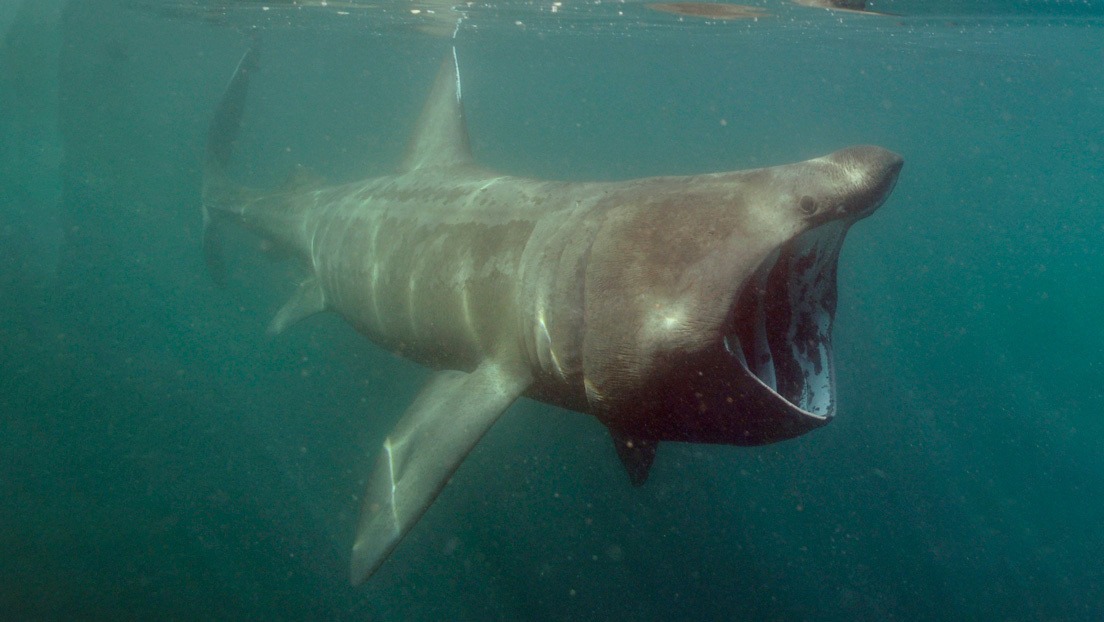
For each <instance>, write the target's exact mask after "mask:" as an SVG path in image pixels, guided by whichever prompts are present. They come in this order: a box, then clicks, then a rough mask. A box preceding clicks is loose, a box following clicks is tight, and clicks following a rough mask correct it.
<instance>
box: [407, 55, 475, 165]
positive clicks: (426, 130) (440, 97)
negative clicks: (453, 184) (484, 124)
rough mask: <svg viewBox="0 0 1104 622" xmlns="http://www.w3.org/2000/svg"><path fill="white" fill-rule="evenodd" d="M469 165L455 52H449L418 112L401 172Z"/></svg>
mask: <svg viewBox="0 0 1104 622" xmlns="http://www.w3.org/2000/svg"><path fill="white" fill-rule="evenodd" d="M471 163H472V156H471V148H470V147H469V146H468V126H467V123H466V122H465V121H464V104H463V101H462V100H461V98H460V69H459V66H458V65H457V63H456V48H452V50H451V51H450V52H449V53H448V54H446V55H445V59H444V60H443V61H441V69H440V70H439V71H438V72H437V78H436V79H435V80H434V82H433V90H431V91H430V93H429V99H427V100H426V103H425V107H424V108H422V116H420V117H418V124H417V125H416V126H415V127H414V137H413V138H412V139H411V141H410V145H409V146H408V147H407V151H406V157H405V159H404V160H403V165H402V171H403V172H408V171H413V170H415V169H419V168H427V167H442V168H451V167H459V166H466V165H468V164H471Z"/></svg>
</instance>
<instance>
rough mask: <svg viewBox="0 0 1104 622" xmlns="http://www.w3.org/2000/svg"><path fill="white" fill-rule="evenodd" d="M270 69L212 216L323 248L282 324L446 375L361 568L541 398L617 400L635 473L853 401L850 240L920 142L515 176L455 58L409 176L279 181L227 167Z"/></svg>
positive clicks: (228, 123)
mask: <svg viewBox="0 0 1104 622" xmlns="http://www.w3.org/2000/svg"><path fill="white" fill-rule="evenodd" d="M253 69H254V60H253V56H252V54H251V53H250V54H247V55H246V57H245V58H243V60H242V63H241V64H240V66H239V69H238V72H237V73H236V74H235V77H234V79H233V80H232V81H231V83H230V86H229V87H228V89H227V92H226V94H225V95H224V97H223V100H222V103H221V104H220V106H219V109H218V112H217V114H216V116H215V119H214V122H213V124H212V127H211V132H210V143H209V145H210V146H209V149H208V171H207V172H208V176H207V181H206V182H205V186H204V214H205V219H206V222H207V223H208V224H213V223H215V222H216V221H219V220H235V221H237V222H239V223H241V224H244V225H245V226H247V227H249V228H251V229H253V230H255V231H257V232H259V233H260V234H262V235H264V236H266V237H268V238H270V239H272V240H274V241H275V242H276V243H278V244H280V245H282V246H284V247H287V248H289V249H292V250H293V251H294V252H295V253H297V254H298V255H299V256H300V257H301V258H302V259H303V261H304V263H305V264H306V265H307V267H308V269H309V272H310V276H309V278H308V279H307V280H306V281H305V282H304V283H303V284H302V285H301V287H300V289H299V291H298V293H297V294H296V295H295V296H294V297H293V299H292V300H291V301H290V302H289V303H288V304H287V305H285V307H284V308H283V309H281V310H280V312H279V313H278V314H277V315H276V318H275V319H274V320H273V323H272V326H271V328H272V329H273V330H274V331H276V332H279V331H280V330H283V329H284V328H285V327H286V326H288V325H289V324H291V323H293V322H294V321H296V320H298V319H301V318H303V317H306V316H309V315H311V314H313V313H317V312H320V311H324V310H328V311H335V312H337V313H339V314H341V315H342V316H343V317H344V318H345V319H346V320H348V321H349V322H350V323H351V324H352V325H353V326H355V327H356V328H357V329H358V330H359V331H360V332H362V333H364V334H365V335H366V336H368V337H369V338H370V339H371V340H373V341H374V342H376V343H378V344H379V345H381V346H383V347H385V348H388V349H390V350H392V351H395V352H398V353H400V354H402V355H404V356H406V357H409V358H411V359H413V360H415V361H418V362H420V363H422V364H424V365H427V366H429V367H431V368H433V369H437V370H440V371H438V372H437V374H436V375H435V376H434V377H433V379H432V380H431V381H430V383H429V384H428V385H427V386H426V387H425V388H424V389H423V390H422V392H421V394H420V395H419V396H418V398H417V399H416V400H415V402H414V403H413V404H412V405H411V406H410V408H409V409H408V410H407V412H406V413H405V414H404V415H403V417H402V419H401V420H400V422H399V424H398V425H397V427H396V429H395V430H394V431H393V432H392V434H391V435H389V436H388V438H387V440H386V441H385V442H384V447H383V450H382V451H381V452H380V454H379V458H378V459H377V464H376V467H375V471H374V472H373V473H372V476H371V478H370V481H369V485H368V490H367V492H366V495H365V498H364V507H363V510H362V514H361V519H360V524H359V527H358V533H357V538H356V543H355V545H354V548H353V559H352V568H351V578H352V581H353V583H359V582H360V581H362V580H364V579H366V578H367V577H368V576H370V575H371V574H372V573H373V572H374V571H375V570H376V569H377V568H378V567H379V565H380V564H381V563H382V562H383V561H384V560H385V559H386V557H387V555H388V554H389V553H390V551H391V550H392V549H393V548H394V547H395V546H396V545H397V544H398V542H399V541H400V540H401V538H402V537H403V536H404V535H405V534H406V533H407V532H408V531H409V530H410V528H411V527H413V525H414V523H415V522H416V521H417V520H418V518H419V517H420V516H421V515H422V513H423V512H424V511H425V510H426V509H427V508H428V507H429V505H430V504H431V503H432V501H433V499H434V498H435V497H436V495H437V493H438V492H439V490H440V489H441V487H442V486H443V485H444V484H445V482H446V481H447V479H448V477H449V476H450V475H451V474H452V472H453V471H455V469H456V468H457V466H459V464H460V462H461V461H462V460H463V458H464V456H465V455H466V454H467V453H468V452H469V451H470V449H471V448H472V447H473V446H474V445H475V443H476V442H478V440H479V438H480V437H481V436H482V435H483V433H484V432H485V431H486V430H487V429H489V428H490V426H491V425H492V424H493V423H494V421H495V420H496V419H497V417H498V416H499V414H501V413H502V412H503V411H504V410H505V409H506V408H507V407H508V406H509V405H510V404H511V403H512V402H513V401H514V400H515V399H517V398H518V397H519V396H522V395H525V396H528V397H531V398H534V399H538V400H541V401H544V402H547V403H551V404H555V405H558V406H562V407H565V408H568V409H572V410H577V411H581V412H588V413H591V414H593V415H594V416H596V417H597V418H598V419H599V420H600V421H602V423H604V424H605V425H606V426H607V427H609V429H610V431H611V432H612V433H613V438H614V442H615V446H616V448H617V451H618V454H619V455H620V456H621V459H622V461H623V462H624V464H625V466H626V468H627V469H628V472H629V476H630V479H631V480H632V481H633V483H635V484H640V483H643V481H644V479H645V478H646V477H647V473H648V469H649V467H650V465H651V462H652V459H653V457H654V454H655V448H656V444H657V443H658V442H659V441H662V440H677V441H692V442H706V443H727V444H739V445H751V444H761V443H769V442H773V441H778V440H783V439H787V438H791V437H793V436H797V435H799V434H802V433H804V432H806V431H809V430H811V429H813V428H816V427H819V426H820V425H823V424H824V423H826V422H827V421H828V420H829V418H830V417H831V416H832V415H833V414H834V386H833V385H834V379H833V371H832V361H831V349H830V336H831V323H832V317H833V314H834V308H835V266H836V257H837V254H838V251H839V248H840V245H841V244H842V242H843V237H844V234H845V233H846V231H847V228H848V226H849V225H850V224H852V223H853V222H854V221H856V220H858V219H859V218H862V217H864V216H866V215H868V214H869V213H871V212H872V211H873V210H874V209H876V208H877V207H878V206H879V205H880V204H881V203H882V202H883V201H884V200H885V198H886V196H888V194H889V192H890V190H891V189H892V187H893V184H894V182H895V180H896V177H897V173H898V171H899V170H900V167H901V162H902V161H901V159H900V157H898V156H897V155H896V154H893V153H891V152H889V151H886V150H884V149H881V148H879V147H853V148H850V149H845V150H843V151H839V152H836V153H834V154H831V155H829V156H825V157H823V158H817V159H815V160H809V161H807V162H801V163H797V164H790V165H786V166H779V167H773V168H766V169H756V170H749V171H738V172H731V173H717V174H708V175H697V176H690V177H657V178H649V179H639V180H632V181H624V182H610V183H568V182H551V181H540V180H532V179H521V178H516V177H509V176H503V175H497V174H494V173H491V172H489V171H487V170H485V169H483V168H480V167H479V166H478V165H476V164H475V163H474V162H473V160H472V158H471V155H470V152H469V150H468V143H467V133H466V128H465V125H464V117H463V109H462V105H461V101H460V83H459V74H458V72H457V67H456V62H455V53H453V54H452V55H449V56H448V57H446V60H445V61H444V64H443V66H442V69H441V72H440V73H439V75H438V78H437V80H436V82H435V85H434V87H433V91H432V93H431V94H430V97H429V100H428V102H427V104H426V107H425V109H424V111H423V113H422V117H421V119H420V121H419V125H418V130H417V133H416V135H415V138H414V140H413V142H412V145H411V148H410V151H409V152H408V154H407V156H406V160H405V162H404V164H403V166H402V168H401V169H400V171H399V172H398V173H397V174H395V175H391V176H386V177H380V178H375V179H370V180H367V181H363V182H357V183H353V184H348V185H343V186H337V187H317V186H307V187H304V186H302V185H300V186H298V187H292V188H287V189H284V190H281V191H279V192H270V193H265V192H255V191H249V190H244V189H241V188H239V187H237V186H234V185H233V184H232V183H230V182H229V181H228V180H227V178H226V177H225V175H224V173H223V170H224V169H225V165H226V163H227V161H228V159H229V156H230V145H231V142H232V140H233V138H234V136H235V135H236V132H237V129H238V126H239V124H240V118H241V111H242V107H243V102H244V99H245V95H246V91H247V84H248V78H249V75H250V73H251V72H252V71H253ZM208 250H209V255H208V257H209V259H210V260H212V261H214V260H215V259H216V258H217V255H216V254H215V253H214V246H213V244H211V245H210V246H209V248H208Z"/></svg>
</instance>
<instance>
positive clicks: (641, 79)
mask: <svg viewBox="0 0 1104 622" xmlns="http://www.w3.org/2000/svg"><path fill="white" fill-rule="evenodd" d="M275 4H276V5H280V3H275ZM284 4H288V3H284ZM871 4H872V5H873V4H875V3H871ZM876 4H877V6H872V8H875V9H878V10H884V11H885V12H889V13H898V14H900V15H899V16H877V15H858V14H849V13H840V12H828V11H824V10H820V9H812V8H808V7H800V6H795V5H789V4H785V3H783V2H781V0H776V1H768V0H761V2H759V3H758V4H756V6H758V7H759V8H760V9H761V10H762V11H764V12H766V13H769V14H770V15H769V16H764V17H761V18H759V19H756V20H742V19H741V20H731V21H727V20H718V19H703V18H695V17H692V16H679V15H673V14H669V13H663V12H657V11H652V10H649V9H648V8H647V7H645V6H644V5H642V4H634V3H612V2H607V3H605V4H602V3H594V4H578V5H575V4H572V3H571V2H570V1H569V0H564V2H563V3H562V4H560V5H559V6H558V8H557V10H555V11H553V10H552V3H551V2H547V3H516V4H512V5H511V4H498V5H492V4H476V5H470V6H468V7H467V9H468V12H467V17H466V19H465V21H464V22H463V23H462V24H461V27H460V28H459V29H458V30H457V32H456V37H455V43H456V45H457V49H458V54H459V59H460V66H461V74H462V77H463V81H464V82H463V88H464V97H465V102H466V107H467V115H468V121H469V129H470V134H471V139H472V145H473V150H474V152H475V157H476V159H477V160H478V161H480V162H481V163H482V164H484V165H486V166H488V167H490V168H493V169H497V170H501V171H503V172H508V173H511V174H518V175H528V176H537V177H542V178H555V179H568V180H592V179H627V178H632V177H638V176H647V175H660V174H690V173H698V172H707V171H718V170H730V169H739V168H750V167H758V166H766V165H772V164H781V163H786V162H792V161H797V160H801V159H806V158H810V157H814V156H818V155H822V154H824V153H827V152H830V151H833V150H836V149H839V148H842V147H845V146H848V145H853V144H860V143H873V144H878V145H881V146H883V147H886V148H889V149H892V150H894V151H896V152H898V153H900V154H902V155H903V156H904V158H905V162H906V163H905V168H904V170H903V172H902V174H901V178H900V181H899V183H898V185H897V189H896V190H895V192H894V193H893V195H892V196H891V197H890V199H889V201H888V203H887V204H886V205H885V206H883V207H882V208H881V209H880V210H878V212H876V213H875V214H874V215H873V216H872V217H870V218H869V219H867V220H865V221H863V222H861V223H859V224H858V225H856V226H855V227H854V228H853V229H852V231H851V233H850V235H849V237H848V242H847V244H846V245H845V246H844V251H843V255H842V258H841V264H840V272H839V281H840V300H839V311H838V314H837V325H836V330H835V344H836V361H837V366H838V367H837V369H838V378H837V384H838V399H839V403H838V417H837V418H836V420H835V421H834V422H833V423H832V424H831V425H829V426H827V427H826V428H823V429H821V430H818V431H815V432H812V433H810V434H808V435H806V436H803V437H801V438H798V439H795V440H792V441H787V442H784V443H780V444H776V445H770V446H765V447H758V448H738V447H723V446H704V445H686V444H675V443H666V444H663V445H662V446H661V448H660V450H659V454H658V456H657V459H656V463H655V466H654V468H653V470H652V474H651V477H650V479H649V481H648V482H647V484H646V485H645V486H643V487H642V488H639V489H634V488H632V487H630V486H629V484H628V481H627V478H626V476H625V474H624V472H623V470H622V467H621V465H620V464H619V462H618V460H617V458H616V456H615V453H614V451H613V448H612V444H611V442H610V439H609V437H608V434H607V432H606V431H605V429H604V428H603V427H602V426H601V425H600V424H598V423H597V421H595V420H594V419H592V418H590V417H587V416H584V415H580V414H577V413H571V412H565V411H561V410H557V409H553V408H550V407H546V406H544V405H541V404H538V403H535V402H531V401H527V400H521V401H519V402H518V403H517V404H516V405H515V406H514V407H513V408H512V409H511V410H510V411H508V412H507V414H506V415H505V416H503V417H502V419H501V420H500V421H499V422H498V423H497V424H496V425H495V426H494V428H493V429H492V430H491V431H490V433H488V435H487V436H486V437H485V438H484V439H483V440H482V442H481V443H480V444H479V445H478V446H477V448H476V449H475V450H474V451H473V452H472V454H471V455H470V456H469V457H468V459H467V460H466V461H465V462H464V463H463V465H462V466H461V467H460V469H459V471H458V472H457V474H456V475H455V477H454V478H453V479H452V481H451V483H450V485H449V486H447V487H446V488H445V490H444V491H443V493H442V494H441V496H440V497H439V498H438V500H437V502H436V503H435V504H434V505H433V507H432V508H431V509H430V510H429V511H428V513H427V514H426V515H425V517H424V518H423V519H422V520H421V521H420V523H419V524H418V525H417V526H416V527H415V529H414V530H413V531H412V532H411V534H410V535H409V536H408V537H407V538H406V539H405V540H404V541H403V542H402V544H401V545H400V546H399V547H398V548H397V549H396V551H395V552H394V554H393V555H392V556H391V558H390V559H389V561H387V562H386V563H385V564H384V565H383V567H382V568H381V569H380V571H379V572H378V573H377V574H376V575H375V576H374V577H373V578H372V579H371V580H370V581H369V582H368V583H367V584H366V585H364V586H361V587H359V588H351V587H349V585H348V577H347V567H348V551H349V547H350V545H351V542H352V534H353V529H354V522H355V518H356V514H357V512H358V510H359V502H358V497H359V495H360V494H361V492H362V490H363V487H364V482H365V480H366V478H367V475H368V472H369V469H370V467H371V465H372V464H373V462H374V459H375V456H376V452H377V451H378V449H379V445H380V443H381V442H382V439H383V437H384V436H385V435H386V433H387V431H388V430H389V429H390V428H391V426H392V425H393V424H394V422H395V421H396V420H397V418H398V416H399V415H400V414H401V413H402V411H403V409H404V408H405V407H406V405H407V404H409V403H410V401H411V400H412V398H413V396H414V394H415V393H416V392H417V390H418V388H419V387H420V385H421V384H422V383H423V382H424V381H425V379H426V378H427V377H428V373H429V372H428V371H427V370H425V369H422V368H420V367H418V366H417V365H414V364H412V363H410V362H407V361H404V360H402V359H400V358H398V357H397V356H394V355H392V354H390V353H388V352H385V351H383V350H381V349H379V348H377V347H375V346H373V345H372V344H370V343H369V342H367V341H366V340H365V339H363V338H362V337H361V336H359V335H358V334H357V333H355V332H354V331H353V330H352V329H351V328H349V327H348V326H347V325H345V324H343V323H342V322H341V321H340V320H339V319H337V318H336V317H334V316H320V317H317V318H312V319H310V320H308V321H305V322H303V323H301V324H300V325H297V326H295V327H294V328H293V329H291V330H289V331H288V332H287V333H286V334H285V335H282V336H280V337H279V338H271V337H268V336H266V335H265V331H264V328H265V326H266V325H267V323H268V321H269V319H270V318H271V316H272V315H273V314H274V313H275V311H276V309H278V308H279V306H280V305H281V304H282V303H283V301H284V300H285V299H286V298H287V297H288V296H289V295H290V294H291V292H292V291H293V288H294V286H295V284H296V282H297V281H296V279H297V278H298V276H299V272H298V271H297V269H296V267H295V266H294V265H293V263H292V262H288V261H281V260H280V259H279V258H277V259H275V260H274V259H273V258H272V257H268V256H266V255H265V254H264V253H262V252H258V250H259V246H260V245H259V243H258V241H257V240H256V239H254V238H252V237H250V236H248V235H246V234H238V235H235V236H233V239H232V240H229V241H228V244H227V248H228V250H229V251H230V257H229V258H228V265H229V266H230V273H229V277H228V284H227V286H226V287H225V288H222V289H220V288H218V287H216V286H215V285H214V284H213V282H212V281H211V279H210V278H209V277H208V276H207V275H206V274H205V271H204V266H203V259H202V253H201V251H200V247H201V228H202V225H201V219H200V212H199V193H200V182H201V176H202V170H201V169H202V166H201V160H202V153H203V149H204V138H205V133H206V124H207V122H208V120H209V118H210V114H211V111H212V110H213V108H214V106H215V104H216V102H217V101H218V98H219V95H220V94H221V91H222V89H223V88H224V87H225V85H226V83H227V80H228V79H229V77H230V75H231V74H232V72H233V69H234V66H235V63H236V62H237V60H238V58H239V57H240V55H241V54H242V52H243V51H244V50H245V49H246V48H247V47H248V45H249V40H250V38H251V37H252V36H259V38H260V40H261V44H262V46H263V53H262V59H261V70H260V72H259V73H258V74H257V77H256V79H255V80H254V88H253V90H252V92H251V94H250V100H249V103H248V106H247V111H246V121H245V125H246V127H245V130H244V132H245V133H244V135H243V136H242V139H241V141H240V145H239V149H238V152H237V156H236V158H237V164H236V166H238V170H237V171H236V172H237V174H238V175H239V176H240V177H241V178H243V179H248V180H249V181H250V182H252V183H256V184H258V185H264V184H273V185H274V184H278V183H281V181H282V180H283V179H284V178H285V177H286V175H287V174H288V172H289V171H291V170H292V169H294V168H295V167H296V166H300V165H301V166H305V167H308V168H309V169H311V170H313V171H315V172H316V173H318V174H320V175H323V176H325V177H326V178H327V179H329V180H332V181H334V182H339V181H348V180H353V179H357V178H359V177H367V176H371V175H379V174H384V173H386V172H389V171H390V170H391V169H392V168H393V167H394V166H395V165H396V163H397V162H398V160H399V158H400V157H401V154H402V151H403V149H404V145H405V141H406V139H407V137H408V136H409V134H410V133H411V131H412V128H413V124H414V121H415V117H416V114H417V111H418V110H419V109H420V107H421V104H422V99H423V97H424V96H425V94H426V92H427V90H428V88H429V85H430V82H431V80H432V78H433V75H434V72H435V69H436V67H437V65H438V62H439V59H440V57H441V56H442V55H443V54H444V53H445V51H446V50H447V49H448V48H449V45H450V44H451V43H452V41H450V40H449V39H448V37H449V35H451V33H452V31H453V29H454V25H453V22H454V19H455V18H454V17H452V16H451V14H448V13H447V11H448V9H447V5H445V6H434V5H431V4H427V5H406V4H400V5H390V6H389V5H379V4H376V5H373V6H371V7H368V6H367V5H365V6H358V5H355V4H350V5H337V4H333V3H331V5H329V6H326V7H320V6H314V7H307V8H303V9H299V8H295V7H289V6H268V7H267V9H266V8H265V6H262V3H256V2H240V3H236V4H233V5H228V4H227V3H222V4H220V5H211V4H205V3H175V4H168V3H166V4H162V3H157V2H147V3H133V2H114V1H110V0H97V1H96V2H80V1H76V0H72V1H69V2H65V1H64V0H41V1H36V0H26V1H25V2H23V1H19V0H0V619H3V620H61V619H82V620H92V619H112V620H119V619H164V620H189V619H286V620H303V619H326V620H484V619H528V620H587V619H599V620H678V619H702V620H962V619H992V620H998V619H999V620H1101V619H1104V562H1102V560H1104V466H1102V461H1101V451H1102V449H1104V360H1102V358H1104V356H1102V355H1104V323H1102V317H1104V316H1102V312H1101V310H1102V309H1104V185H1102V182H1104V45H1102V41H1104V30H1102V27H1104V5H1102V4H1101V3H1099V2H1080V1H1077V2H1073V1H1070V2H1042V1H1039V2H1026V1H1023V2H997V1H996V0H992V1H989V2H934V1H933V2H927V3H925V2H920V1H919V0H914V1H913V2H909V1H908V0H897V1H896V2H894V1H892V0H886V1H884V2H881V3H876ZM410 7H415V8H416V10H419V11H421V12H420V13H413V12H412V11H411V9H410ZM430 12H432V13H430ZM427 15H437V16H441V15H445V16H447V18H448V19H447V20H445V22H447V23H446V26H447V27H442V26H441V24H440V23H437V22H432V21H429V22H427V21H426V20H424V19H423V18H424V17H426V16H427ZM427 24H428V25H427ZM442 32H444V36H442Z"/></svg>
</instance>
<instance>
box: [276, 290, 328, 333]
mask: <svg viewBox="0 0 1104 622" xmlns="http://www.w3.org/2000/svg"><path fill="white" fill-rule="evenodd" d="M325 310H326V293H325V292H324V291H322V284H321V283H320V282H319V281H318V278H316V277H311V278H309V279H307V280H306V281H303V282H302V283H301V284H300V285H299V289H298V290H296V291H295V293H294V294H292V296H291V300H289V301H287V303H286V304H284V306H282V307H280V310H279V311H277V312H276V316H275V317H273V318H272V321H271V322H270V323H269V324H268V332H269V334H271V335H278V334H280V333H282V332H284V329H285V328H287V327H288V326H291V325H292V324H294V323H296V322H298V321H299V320H304V319H306V318H308V317H310V316H312V315H314V314H315V313H321V312H323V311H325Z"/></svg>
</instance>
